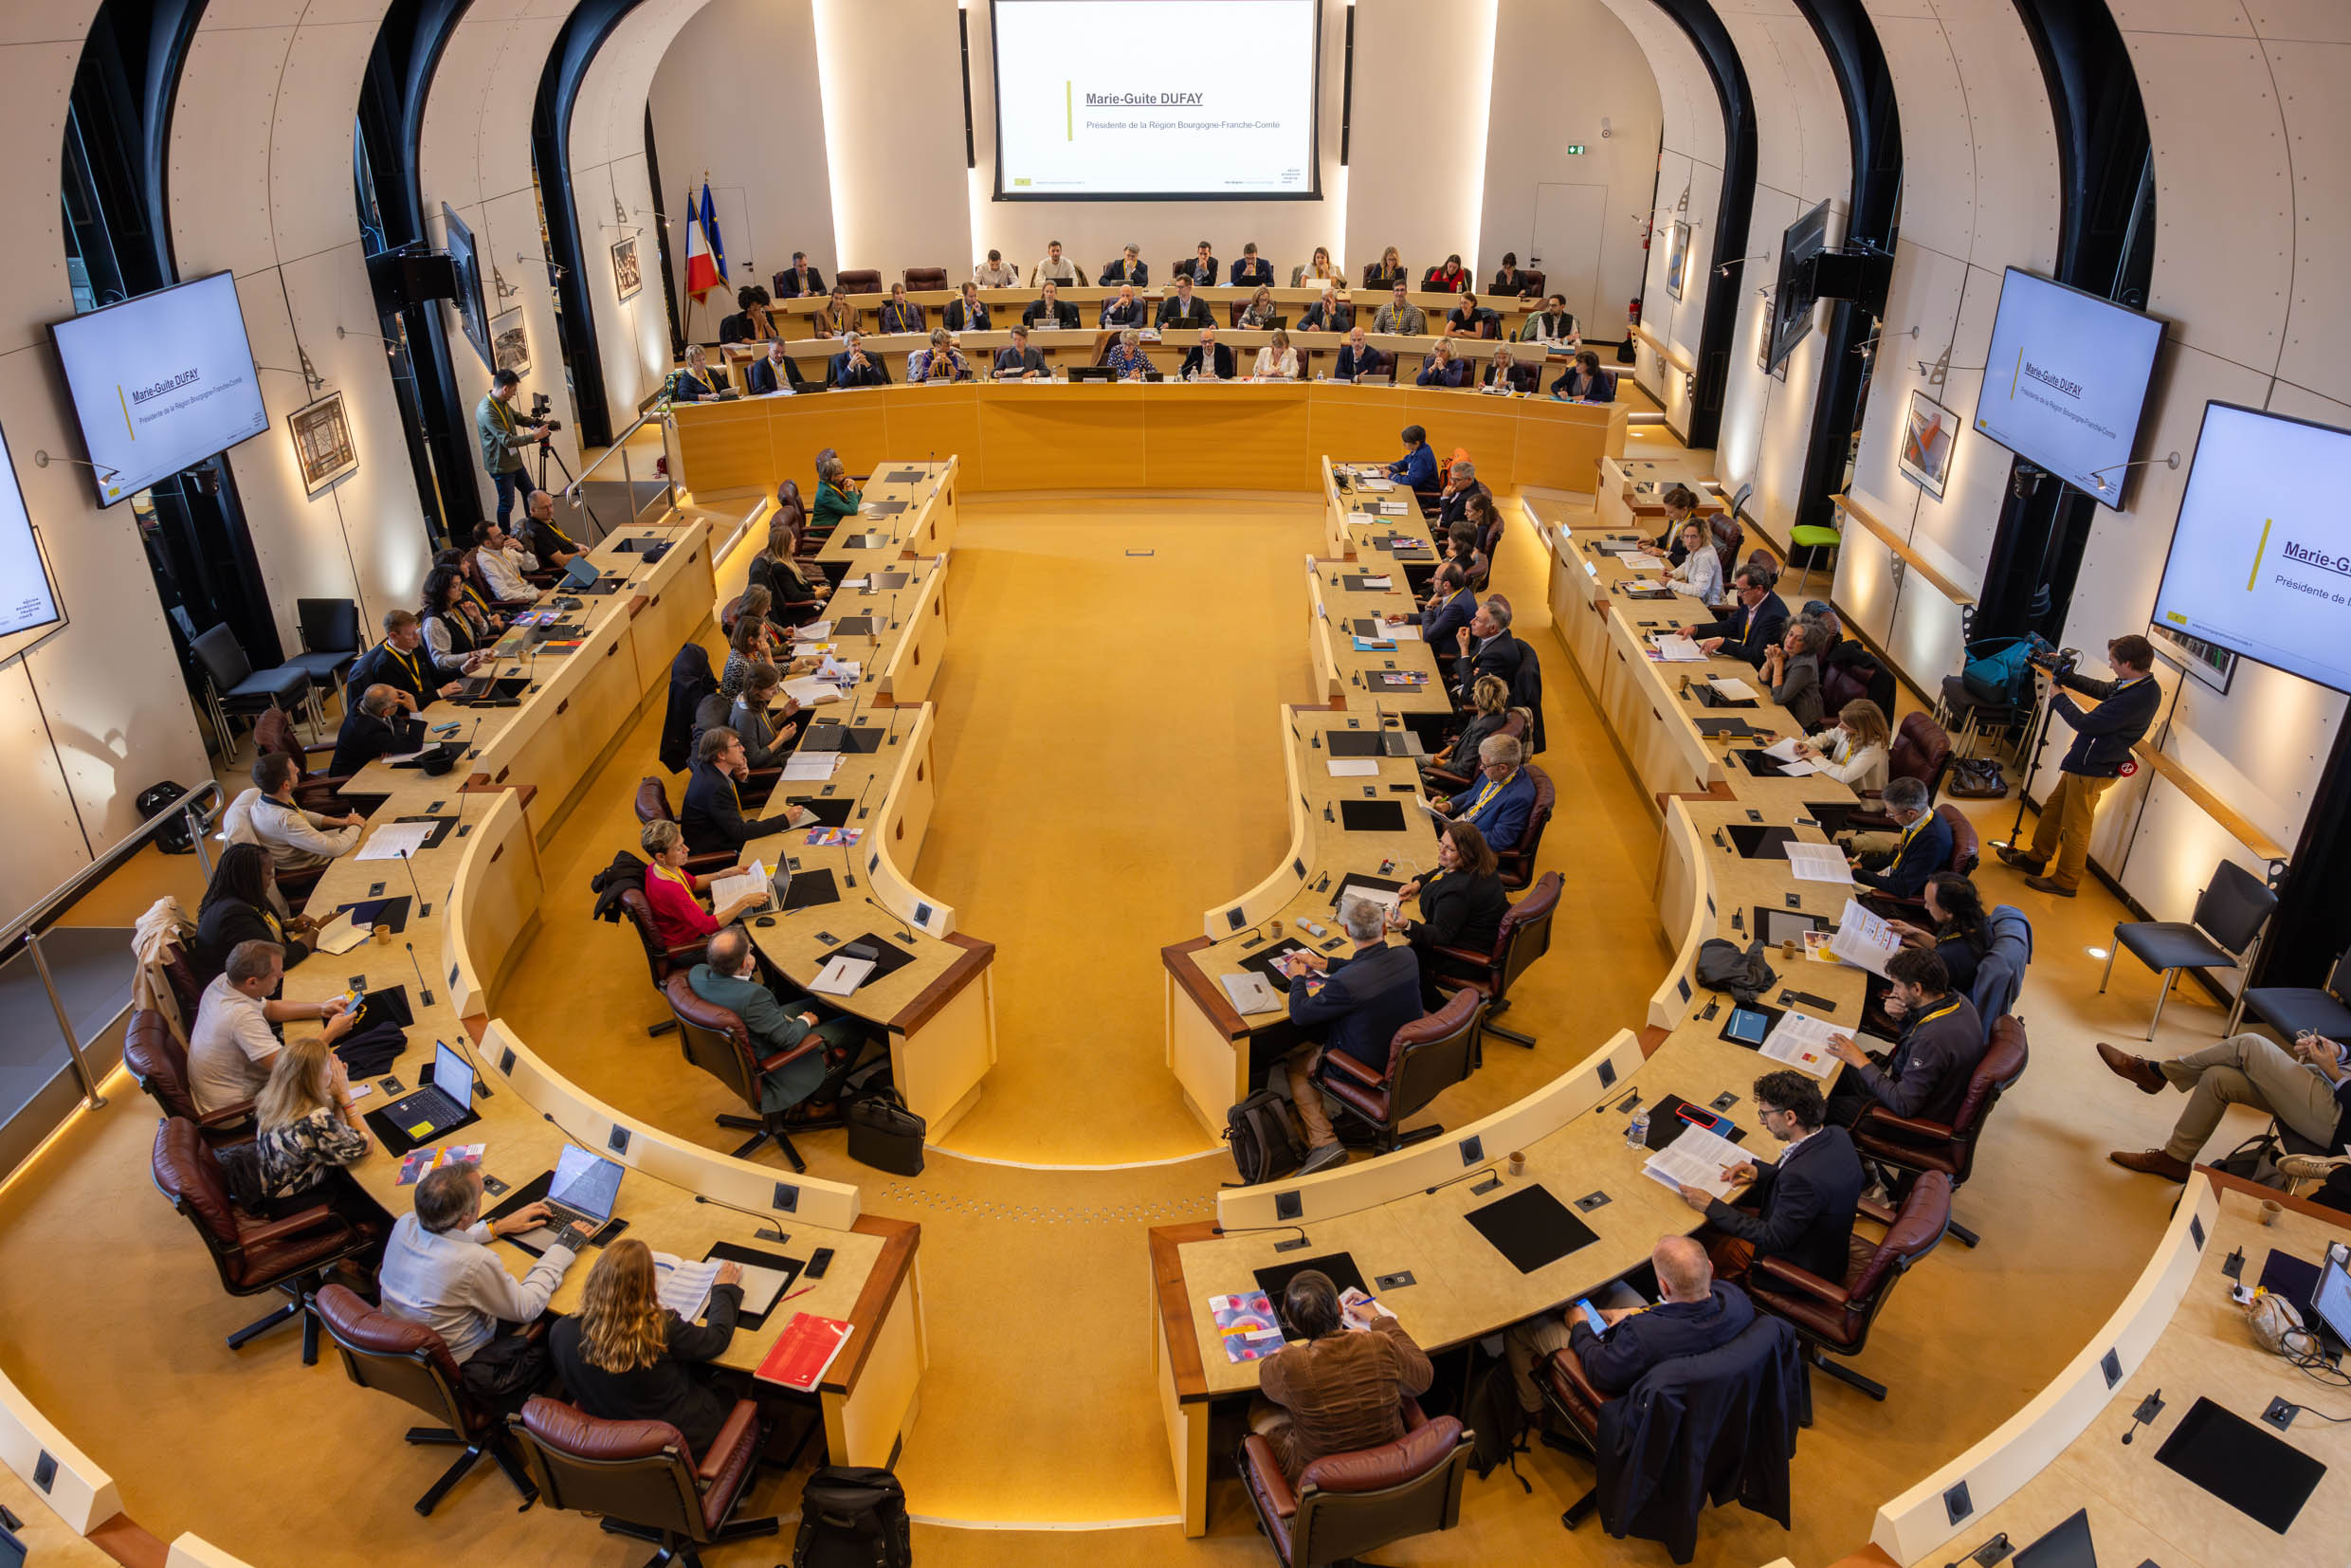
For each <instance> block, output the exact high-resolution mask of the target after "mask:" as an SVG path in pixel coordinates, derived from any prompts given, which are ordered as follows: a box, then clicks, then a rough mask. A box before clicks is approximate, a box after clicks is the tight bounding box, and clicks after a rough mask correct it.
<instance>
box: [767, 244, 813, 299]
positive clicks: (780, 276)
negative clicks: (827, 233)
mask: <svg viewBox="0 0 2351 1568" xmlns="http://www.w3.org/2000/svg"><path fill="white" fill-rule="evenodd" d="M775 292H776V294H777V295H779V296H780V297H782V298H783V299H786V300H792V299H797V298H799V297H800V296H802V295H812V294H822V293H824V292H825V275H824V274H823V273H821V272H819V271H817V270H816V269H815V268H814V267H812V266H811V265H809V264H808V252H807V251H805V250H795V251H793V253H792V269H791V270H790V271H789V272H778V273H777V274H776V275H775Z"/></svg>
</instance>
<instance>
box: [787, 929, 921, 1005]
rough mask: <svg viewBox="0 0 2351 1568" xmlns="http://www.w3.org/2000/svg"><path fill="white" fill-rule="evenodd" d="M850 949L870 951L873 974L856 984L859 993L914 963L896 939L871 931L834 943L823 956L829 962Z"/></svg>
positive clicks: (838, 999)
mask: <svg viewBox="0 0 2351 1568" xmlns="http://www.w3.org/2000/svg"><path fill="white" fill-rule="evenodd" d="M852 947H863V948H868V949H870V950H871V951H872V957H873V973H872V974H870V975H866V977H865V978H864V979H862V980H860V981H858V982H857V985H858V989H860V990H861V991H862V990H863V989H865V988H866V986H869V985H871V984H873V982H874V981H876V980H880V979H884V978H887V977H888V976H889V975H895V974H897V973H898V972H899V971H900V970H902V969H903V968H905V967H906V966H907V965H908V964H910V963H912V962H914V955H913V954H911V953H909V952H907V951H906V948H905V944H904V943H902V942H901V941H900V940H899V939H897V938H896V937H884V936H880V935H878V934H876V933H874V932H871V931H862V932H860V933H858V934H857V935H856V936H854V937H850V938H847V939H844V940H842V941H840V942H837V943H835V944H834V945H833V947H832V949H831V950H830V951H829V952H828V953H827V954H826V955H825V957H826V960H827V961H828V962H829V961H830V960H832V959H834V958H837V957H841V956H842V954H843V953H844V952H846V951H847V949H849V948H852ZM812 994H813V993H811V995H812ZM818 999H819V1000H820V1001H829V1002H838V1001H840V999H841V998H839V997H838V996H832V997H821V998H818Z"/></svg>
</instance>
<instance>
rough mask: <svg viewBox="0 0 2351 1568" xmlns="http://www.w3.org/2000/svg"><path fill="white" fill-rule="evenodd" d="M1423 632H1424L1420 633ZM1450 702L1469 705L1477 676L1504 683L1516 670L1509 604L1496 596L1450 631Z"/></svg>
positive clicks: (1517, 654) (1456, 704) (1516, 646)
mask: <svg viewBox="0 0 2351 1568" xmlns="http://www.w3.org/2000/svg"><path fill="white" fill-rule="evenodd" d="M1424 635H1425V634H1424ZM1453 647H1454V649H1455V651H1454V654H1453V685H1454V688H1455V691H1454V698H1455V700H1454V705H1455V706H1456V707H1460V708H1464V709H1466V708H1467V707H1468V706H1469V688H1470V687H1472V686H1474V685H1476V684H1478V677H1479V676H1481V675H1494V676H1499V677H1501V679H1502V681H1503V684H1505V685H1507V684H1510V683H1511V682H1512V681H1513V680H1515V679H1516V678H1517V676H1518V673H1519V640H1518V639H1517V638H1516V637H1514V636H1512V635H1511V634H1510V605H1509V602H1508V601H1507V600H1504V599H1503V598H1501V597H1500V596H1499V595H1498V596H1496V597H1493V598H1489V599H1487V600H1486V601H1485V603H1484V604H1482V605H1480V606H1478V612H1477V613H1476V614H1475V615H1473V616H1471V617H1470V619H1469V624H1468V625H1467V626H1466V627H1463V628H1462V629H1460V630H1459V631H1457V632H1455V633H1454V634H1453Z"/></svg>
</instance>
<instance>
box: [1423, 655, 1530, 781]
mask: <svg viewBox="0 0 2351 1568" xmlns="http://www.w3.org/2000/svg"><path fill="white" fill-rule="evenodd" d="M1509 721H1510V683H1509V682H1507V681H1505V680H1504V679H1503V678H1502V677H1501V676H1499V675H1481V676H1479V677H1478V678H1477V680H1476V681H1474V682H1472V683H1471V684H1470V687H1469V714H1468V717H1467V718H1466V719H1465V720H1462V726H1461V729H1460V731H1459V733H1457V734H1456V735H1454V737H1453V738H1452V739H1450V740H1449V741H1447V742H1446V744H1445V747H1444V749H1443V750H1441V751H1437V752H1433V753H1431V755H1430V757H1429V760H1428V763H1427V764H1426V766H1424V768H1423V769H1422V777H1423V779H1424V780H1426V779H1427V775H1428V769H1430V768H1439V769H1442V770H1444V771H1445V772H1446V773H1449V774H1451V775H1455V776H1456V777H1459V776H1462V775H1468V776H1471V777H1475V776H1477V775H1478V771H1479V769H1480V768H1481V767H1483V766H1484V764H1483V763H1481V762H1479V761H1478V759H1477V758H1478V748H1479V747H1480V746H1482V745H1484V744H1485V738H1486V737H1487V736H1489V735H1500V734H1501V733H1502V731H1503V727H1504V725H1505V724H1507V723H1509ZM1442 788H1444V789H1446V790H1449V789H1451V788H1452V786H1451V785H1449V784H1448V785H1444V786H1442ZM1429 793H1431V794H1434V793H1438V791H1437V790H1436V789H1431V790H1430V792H1429Z"/></svg>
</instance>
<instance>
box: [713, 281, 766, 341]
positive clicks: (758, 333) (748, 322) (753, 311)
mask: <svg viewBox="0 0 2351 1568" xmlns="http://www.w3.org/2000/svg"><path fill="white" fill-rule="evenodd" d="M772 303H774V301H771V300H770V299H769V298H768V293H767V290H766V289H763V288H761V287H760V286H759V285H758V284H756V283H748V284H746V285H744V286H743V287H741V288H738V289H737V290H736V291H735V304H736V312H735V314H734V315H732V316H730V317H728V318H726V319H724V320H722V321H720V323H719V341H720V343H722V344H723V343H752V342H756V341H757V340H758V339H760V338H762V337H775V322H774V321H772V320H770V319H769V318H768V313H767V307H768V306H769V305H770V304H772Z"/></svg>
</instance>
